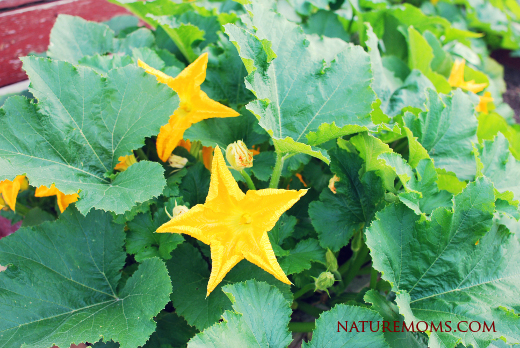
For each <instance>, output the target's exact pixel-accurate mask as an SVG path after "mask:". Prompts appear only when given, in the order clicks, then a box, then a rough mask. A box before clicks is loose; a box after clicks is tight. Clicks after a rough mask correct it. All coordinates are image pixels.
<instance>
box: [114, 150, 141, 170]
mask: <svg viewBox="0 0 520 348" xmlns="http://www.w3.org/2000/svg"><path fill="white" fill-rule="evenodd" d="M117 160H118V161H119V163H118V164H116V166H115V168H114V169H115V170H119V171H120V172H124V171H125V170H127V169H128V167H130V166H131V165H132V164H135V163H137V160H136V159H135V156H134V155H133V154H131V155H128V156H119V158H118V159H117Z"/></svg>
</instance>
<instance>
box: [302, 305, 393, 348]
mask: <svg viewBox="0 0 520 348" xmlns="http://www.w3.org/2000/svg"><path fill="white" fill-rule="evenodd" d="M362 321H365V323H363V325H365V331H364V332H362V326H361V325H362V324H361V322H362ZM382 321H383V318H381V316H380V315H379V314H378V313H377V312H374V311H373V310H370V309H368V308H363V307H357V306H349V305H346V304H339V305H336V306H334V308H332V309H331V310H330V311H327V312H324V313H323V314H321V315H320V318H319V319H318V320H316V329H315V330H314V332H313V333H312V340H311V341H310V342H309V343H303V345H302V347H303V348H337V347H347V346H348V347H349V348H363V347H370V348H388V347H389V346H388V344H387V343H386V342H385V338H384V336H383V327H382V326H381V327H379V323H380V322H382ZM353 323H355V324H356V325H355V326H354V327H353V325H354V324H353ZM370 323H372V324H373V328H374V329H375V327H376V325H375V323H378V325H377V326H378V329H377V331H376V332H372V331H371V330H370ZM340 324H341V325H342V327H345V328H347V330H348V331H351V332H348V331H347V332H345V331H344V330H343V328H342V327H340ZM358 325H359V326H358Z"/></svg>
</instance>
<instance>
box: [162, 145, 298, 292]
mask: <svg viewBox="0 0 520 348" xmlns="http://www.w3.org/2000/svg"><path fill="white" fill-rule="evenodd" d="M306 192H307V190H300V191H295V190H278V189H265V190H258V191H255V190H249V191H247V193H246V194H244V193H243V192H242V191H241V190H240V188H239V187H238V184H237V182H236V181H235V179H234V178H233V176H232V175H231V172H230V171H229V169H228V168H227V166H226V162H225V161H224V157H223V156H222V152H221V151H220V148H219V147H218V146H217V148H215V155H214V158H213V165H212V169H211V183H210V187H209V192H208V196H207V198H206V203H204V204H203V205H202V204H198V205H196V206H194V207H193V208H191V209H190V210H189V211H188V212H186V213H184V214H182V215H179V216H178V217H176V218H173V219H172V220H170V221H169V222H167V223H165V224H164V225H162V226H161V227H159V229H158V230H157V232H170V233H185V234H188V235H190V236H192V237H194V238H196V239H198V240H200V241H202V242H203V243H205V244H209V245H210V247H211V260H212V269H211V275H210V278H209V282H208V291H207V296H208V295H209V294H210V293H211V291H213V290H214V289H215V287H216V286H217V285H218V284H219V283H220V282H221V281H222V279H224V277H225V275H226V274H227V273H228V272H229V271H230V270H231V269H232V268H233V267H234V266H235V265H236V264H237V263H238V262H240V261H241V260H243V259H246V260H248V261H250V262H251V263H254V264H255V265H257V266H259V267H260V268H262V269H264V270H265V271H266V272H269V273H271V274H272V275H274V276H275V277H276V279H278V280H280V281H281V282H283V283H286V284H291V282H290V281H289V279H287V276H286V275H285V273H284V272H283V270H282V269H281V267H280V265H279V264H278V261H277V260H276V257H275V255H274V252H273V249H272V246H271V243H270V242H269V236H268V235H267V232H268V231H270V230H271V229H272V228H273V227H274V225H275V224H276V221H278V219H279V218H280V216H281V215H282V214H283V213H284V212H285V211H286V210H288V209H289V208H290V207H292V206H293V205H294V203H296V202H297V201H298V200H299V199H300V197H302V196H303V195H304V194H305V193H306Z"/></svg>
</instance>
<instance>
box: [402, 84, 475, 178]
mask: <svg viewBox="0 0 520 348" xmlns="http://www.w3.org/2000/svg"><path fill="white" fill-rule="evenodd" d="M427 95H428V101H427V103H426V111H424V112H421V113H419V116H418V117H416V116H415V115H413V114H412V113H409V112H408V113H406V114H405V116H404V121H405V124H406V126H407V127H408V128H410V130H411V131H412V133H413V135H414V136H415V137H417V138H418V140H419V142H420V143H421V144H422V146H423V147H424V148H425V149H426V150H427V151H428V154H429V155H430V157H431V158H432V160H433V161H434V162H435V166H436V167H439V168H443V169H446V170H447V171H451V172H454V173H455V174H456V175H457V177H458V178H459V179H462V180H471V179H473V178H474V176H475V172H476V165H475V157H474V155H473V143H477V135H476V133H477V119H476V117H475V115H474V104H473V101H472V100H471V98H470V97H469V96H468V95H466V94H465V93H464V92H462V91H461V90H460V89H457V90H456V91H454V92H453V93H452V94H450V95H448V96H446V95H442V94H441V95H437V93H435V91H433V90H428V92H427Z"/></svg>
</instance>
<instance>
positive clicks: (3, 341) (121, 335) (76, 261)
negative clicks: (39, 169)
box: [0, 207, 171, 348]
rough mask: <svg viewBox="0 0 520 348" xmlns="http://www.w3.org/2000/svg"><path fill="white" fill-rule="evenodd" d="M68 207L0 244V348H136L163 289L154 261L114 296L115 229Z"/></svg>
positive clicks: (166, 284) (120, 238) (161, 302)
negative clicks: (93, 347) (87, 345)
mask: <svg viewBox="0 0 520 348" xmlns="http://www.w3.org/2000/svg"><path fill="white" fill-rule="evenodd" d="M111 220H112V216H111V215H110V214H107V213H102V212H100V211H92V212H91V213H89V214H88V216H87V217H84V216H83V215H81V214H80V213H79V212H78V211H77V210H76V209H75V208H74V207H69V208H68V209H67V210H66V211H65V213H63V214H62V215H61V216H60V218H59V220H57V221H56V222H51V223H44V224H42V225H39V226H37V227H32V228H22V229H20V230H19V231H17V232H16V234H13V235H11V236H9V237H7V238H4V239H2V241H0V264H3V265H8V268H7V270H6V271H5V272H2V273H0V289H1V292H2V296H1V297H0V347H5V348H10V347H20V346H22V347H24V348H42V347H46V348H47V347H51V346H53V344H56V345H58V346H60V347H69V346H70V344H71V343H78V344H79V343H81V342H97V341H98V340H100V339H101V338H102V337H104V338H105V340H110V339H113V340H114V341H118V342H120V343H121V345H122V346H123V347H126V348H134V347H135V348H137V347H138V346H141V345H143V344H144V343H145V342H146V340H147V339H148V337H149V336H150V334H151V333H152V332H153V331H154V330H155V322H154V321H153V319H152V318H153V316H155V315H156V314H157V313H159V311H160V310H161V309H163V308H164V306H165V305H166V303H167V302H168V295H169V294H170V292H171V283H170V279H169V277H168V272H167V270H166V267H165V265H164V263H163V262H162V261H160V260H159V259H157V258H153V259H148V260H146V261H144V262H143V263H142V264H141V265H140V266H139V269H138V270H137V271H136V272H135V273H134V274H133V276H132V277H131V278H130V279H128V281H127V283H126V285H125V286H124V287H123V289H122V290H121V291H119V292H118V291H116V288H117V285H118V282H119V279H120V277H121V275H120V270H121V268H122V267H123V266H124V263H125V253H124V251H123V249H122V247H123V243H124V232H123V226H122V225H116V224H114V223H113V222H111Z"/></svg>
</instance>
